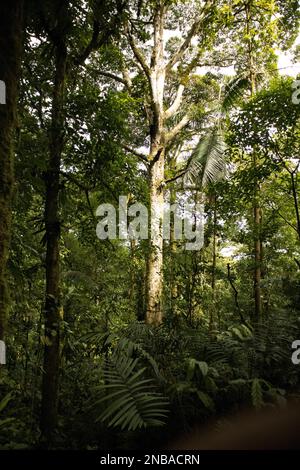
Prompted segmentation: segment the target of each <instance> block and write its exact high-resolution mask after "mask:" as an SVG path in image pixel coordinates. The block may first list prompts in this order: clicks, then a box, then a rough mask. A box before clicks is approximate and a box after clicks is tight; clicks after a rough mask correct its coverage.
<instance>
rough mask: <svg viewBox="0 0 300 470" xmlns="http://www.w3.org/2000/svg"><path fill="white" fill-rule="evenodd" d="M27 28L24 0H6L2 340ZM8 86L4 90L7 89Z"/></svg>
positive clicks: (1, 120) (0, 176)
mask: <svg viewBox="0 0 300 470" xmlns="http://www.w3.org/2000/svg"><path fill="white" fill-rule="evenodd" d="M22 29H23V0H11V1H10V2H3V4H2V5H1V15H0V80H2V81H3V82H4V84H5V85H4V86H5V88H6V97H5V96H3V97H2V98H6V99H5V101H6V102H5V103H3V104H0V340H3V339H4V336H5V329H6V321H7V314H8V306H9V293H8V282H7V261H8V256H9V246H10V236H11V224H12V216H11V211H12V197H13V185H14V131H15V128H16V126H17V95H18V83H19V76H20V65H21V52H22ZM4 86H3V90H2V91H4Z"/></svg>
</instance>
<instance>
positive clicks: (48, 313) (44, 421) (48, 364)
mask: <svg viewBox="0 0 300 470" xmlns="http://www.w3.org/2000/svg"><path fill="white" fill-rule="evenodd" d="M66 59H67V51H66V46H65V42H64V40H62V41H61V42H60V43H59V44H57V45H56V47H55V78H54V91H53V102H52V122H51V131H50V142H49V162H48V169H47V172H46V175H45V183H46V201H45V227H46V243H47V252H46V299H45V351H44V374H43V383H42V409H41V423H40V424H41V431H42V436H43V437H44V439H45V440H46V441H47V442H48V443H50V442H51V439H52V436H53V431H54V430H55V428H56V425H57V400H58V378H59V350H60V322H61V308H60V289H59V285H60V261H59V255H60V253H59V251H60V248H59V242H60V218H59V181H60V179H59V172H60V165H61V155H62V150H63V144H64V124H65V118H64V92H65V80H66Z"/></svg>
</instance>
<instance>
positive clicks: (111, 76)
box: [90, 69, 128, 88]
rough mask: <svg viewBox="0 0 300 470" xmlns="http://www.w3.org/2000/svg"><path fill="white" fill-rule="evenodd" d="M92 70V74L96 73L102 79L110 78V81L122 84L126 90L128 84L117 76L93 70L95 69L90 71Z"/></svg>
mask: <svg viewBox="0 0 300 470" xmlns="http://www.w3.org/2000/svg"><path fill="white" fill-rule="evenodd" d="M90 70H93V72H95V73H97V74H98V75H102V76H103V77H108V78H111V79H112V80H116V82H120V83H122V84H123V85H124V86H125V87H126V88H128V83H127V82H126V80H124V78H122V77H119V76H118V75H115V74H114V73H110V72H105V71H104V70H95V69H90Z"/></svg>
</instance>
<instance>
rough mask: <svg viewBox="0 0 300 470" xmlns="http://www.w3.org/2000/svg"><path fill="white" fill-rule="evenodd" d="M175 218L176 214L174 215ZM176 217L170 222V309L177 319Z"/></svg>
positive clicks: (173, 195) (172, 194)
mask: <svg viewBox="0 0 300 470" xmlns="http://www.w3.org/2000/svg"><path fill="white" fill-rule="evenodd" d="M175 203H176V190H175V188H174V187H172V188H171V190H170V205H171V206H172V205H173V204H175ZM174 217H175V214H174ZM174 217H173V218H172V219H171V220H170V224H171V227H170V307H171V309H170V310H171V315H172V318H173V319H175V317H176V314H177V311H176V298H177V279H176V275H175V268H176V260H175V257H176V248H177V245H176V240H175V220H174Z"/></svg>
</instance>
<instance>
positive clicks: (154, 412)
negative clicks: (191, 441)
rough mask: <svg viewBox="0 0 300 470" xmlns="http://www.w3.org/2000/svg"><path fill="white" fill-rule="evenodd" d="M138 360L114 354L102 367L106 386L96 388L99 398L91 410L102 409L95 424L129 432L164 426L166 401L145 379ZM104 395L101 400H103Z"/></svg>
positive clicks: (151, 381) (151, 383)
mask: <svg viewBox="0 0 300 470" xmlns="http://www.w3.org/2000/svg"><path fill="white" fill-rule="evenodd" d="M138 366H139V360H138V359H133V358H131V357H128V356H126V355H123V356H120V355H119V354H114V355H113V356H112V357H111V358H110V359H107V360H106V361H105V363H104V371H103V375H104V379H105V383H104V384H102V385H100V386H99V387H98V390H100V393H101V394H102V396H101V398H100V399H99V400H97V401H96V402H95V403H94V406H97V407H98V406H99V405H100V404H104V405H105V410H104V411H103V412H102V413H101V414H100V415H99V416H98V417H97V419H96V421H102V422H106V423H107V424H108V426H113V427H120V428H121V429H127V430H128V431H134V430H135V429H138V428H143V427H144V428H145V427H149V426H163V425H164V424H165V422H164V419H163V418H166V417H167V413H168V410H167V405H168V400H167V399H166V398H165V397H164V396H163V395H162V394H161V393H159V392H157V391H156V388H155V385H154V382H153V380H152V379H148V378H144V373H145V368H139V367H138ZM103 395H104V396H103Z"/></svg>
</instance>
